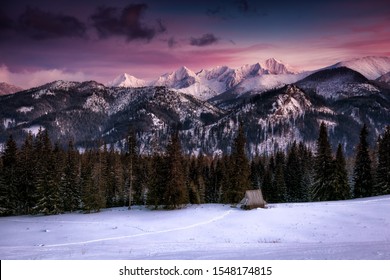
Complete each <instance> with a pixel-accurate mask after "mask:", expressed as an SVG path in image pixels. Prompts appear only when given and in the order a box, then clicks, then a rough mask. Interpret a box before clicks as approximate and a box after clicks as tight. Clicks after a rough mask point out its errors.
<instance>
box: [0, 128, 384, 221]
mask: <svg viewBox="0 0 390 280" xmlns="http://www.w3.org/2000/svg"><path fill="white" fill-rule="evenodd" d="M367 135H368V131H367V127H366V126H365V125H364V126H363V128H362V130H361V132H360V141H359V144H358V146H357V147H356V155H355V157H354V159H353V162H354V165H353V170H351V171H350V172H348V169H347V165H346V159H345V157H344V154H343V149H342V145H341V144H339V145H338V147H337V151H336V153H335V154H333V149H332V147H331V145H330V143H329V139H328V132H327V127H326V125H325V124H324V123H322V124H321V126H320V131H319V136H318V140H317V143H316V150H315V151H312V150H311V149H310V148H308V147H307V146H305V145H304V143H302V142H300V143H297V142H294V143H291V145H290V147H289V148H288V150H287V151H286V152H283V151H278V152H276V153H275V154H273V155H254V156H253V157H252V158H251V159H249V157H248V156H247V155H246V152H245V151H246V149H245V146H246V138H245V134H244V130H243V126H242V125H240V127H239V130H238V132H237V136H236V138H235V139H234V143H232V152H231V154H229V155H227V154H224V155H221V156H215V157H211V156H207V155H203V154H199V155H197V156H193V155H192V156H191V155H185V154H183V152H182V149H181V143H180V139H179V134H178V132H177V131H174V132H172V133H171V137H170V141H169V143H168V145H167V147H166V150H165V152H164V153H157V152H156V153H154V154H151V155H141V154H139V152H138V150H139V149H138V144H137V138H136V134H135V133H134V132H133V131H131V130H130V132H129V134H128V136H127V140H126V145H125V146H126V147H125V150H124V151H121V152H119V151H117V150H115V149H114V148H113V147H112V146H110V147H108V146H107V145H105V144H104V143H101V144H100V145H98V146H99V148H95V149H89V150H86V151H84V152H82V153H80V152H79V151H78V150H77V149H76V148H75V147H74V144H73V141H69V143H68V145H67V147H65V148H63V147H61V146H60V145H58V144H56V143H53V142H52V141H51V140H50V137H49V135H48V132H47V131H46V130H40V131H39V132H38V133H37V135H35V136H34V135H32V134H31V133H30V134H28V135H27V137H26V138H25V140H24V142H23V144H22V145H21V146H20V147H18V146H17V145H16V143H15V141H14V139H13V137H12V135H11V136H10V137H9V139H8V141H7V143H6V144H5V148H4V150H3V152H2V155H1V160H0V215H20V214H45V215H50V214H58V213H63V212H72V211H80V210H82V211H84V212H85V213H90V212H95V211H99V210H100V209H102V208H106V207H116V206H128V207H131V206H132V205H134V204H135V205H148V206H150V207H152V208H155V209H157V208H165V209H175V208H180V207H182V206H183V205H186V204H189V203H190V204H200V203H238V202H239V201H240V200H241V199H242V197H243V195H244V192H245V190H248V189H261V190H262V192H263V195H264V197H265V199H266V201H267V202H269V203H275V202H306V201H326V200H343V199H349V198H360V197H368V196H374V195H383V194H390V127H387V128H386V129H385V131H384V133H383V134H382V135H381V136H380V137H379V139H378V141H377V146H376V147H375V148H370V147H369V145H368V142H367Z"/></svg>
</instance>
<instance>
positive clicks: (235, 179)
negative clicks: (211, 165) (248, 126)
mask: <svg viewBox="0 0 390 280" xmlns="http://www.w3.org/2000/svg"><path fill="white" fill-rule="evenodd" d="M245 144H246V138H245V134H244V128H243V125H242V123H241V124H240V126H239V128H238V134H237V137H236V138H235V139H234V143H233V152H232V155H231V169H230V171H231V183H230V188H229V189H228V202H229V203H238V202H240V201H241V199H242V198H243V196H244V194H245V191H246V190H248V189H251V181H250V166H249V161H248V158H247V156H246V153H245Z"/></svg>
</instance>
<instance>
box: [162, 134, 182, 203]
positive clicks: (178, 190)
mask: <svg viewBox="0 0 390 280" xmlns="http://www.w3.org/2000/svg"><path fill="white" fill-rule="evenodd" d="M166 160H167V168H168V169H167V171H168V176H167V178H166V180H167V184H166V186H165V190H164V193H163V199H164V205H165V206H166V208H168V209H175V208H178V207H180V206H182V205H183V204H186V203H187V202H188V193H187V191H186V188H185V176H184V170H183V155H182V152H181V144H180V139H179V133H178V131H177V130H175V131H174V132H173V133H172V134H171V139H170V141H169V143H168V146H167V155H166Z"/></svg>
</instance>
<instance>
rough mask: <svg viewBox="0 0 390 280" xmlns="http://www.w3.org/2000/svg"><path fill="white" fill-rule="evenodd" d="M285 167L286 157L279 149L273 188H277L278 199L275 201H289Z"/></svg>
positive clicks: (276, 157)
mask: <svg viewBox="0 0 390 280" xmlns="http://www.w3.org/2000/svg"><path fill="white" fill-rule="evenodd" d="M285 168H286V157H285V154H284V153H283V152H282V151H278V152H277V153H276V156H275V173H274V178H273V188H274V189H275V190H274V191H275V194H276V201H275V202H286V201H287V187H286V181H285V175H284V173H285Z"/></svg>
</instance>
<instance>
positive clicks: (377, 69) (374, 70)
mask: <svg viewBox="0 0 390 280" xmlns="http://www.w3.org/2000/svg"><path fill="white" fill-rule="evenodd" d="M342 66H345V67H348V68H350V69H352V70H355V71H357V72H359V73H360V74H362V75H363V76H365V77H366V78H367V79H369V80H375V79H377V78H379V77H380V76H382V75H384V74H386V73H387V72H389V71H390V58H389V57H377V56H367V57H363V58H356V59H352V60H348V61H342V62H339V63H337V64H335V65H332V66H330V68H337V67H342Z"/></svg>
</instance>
